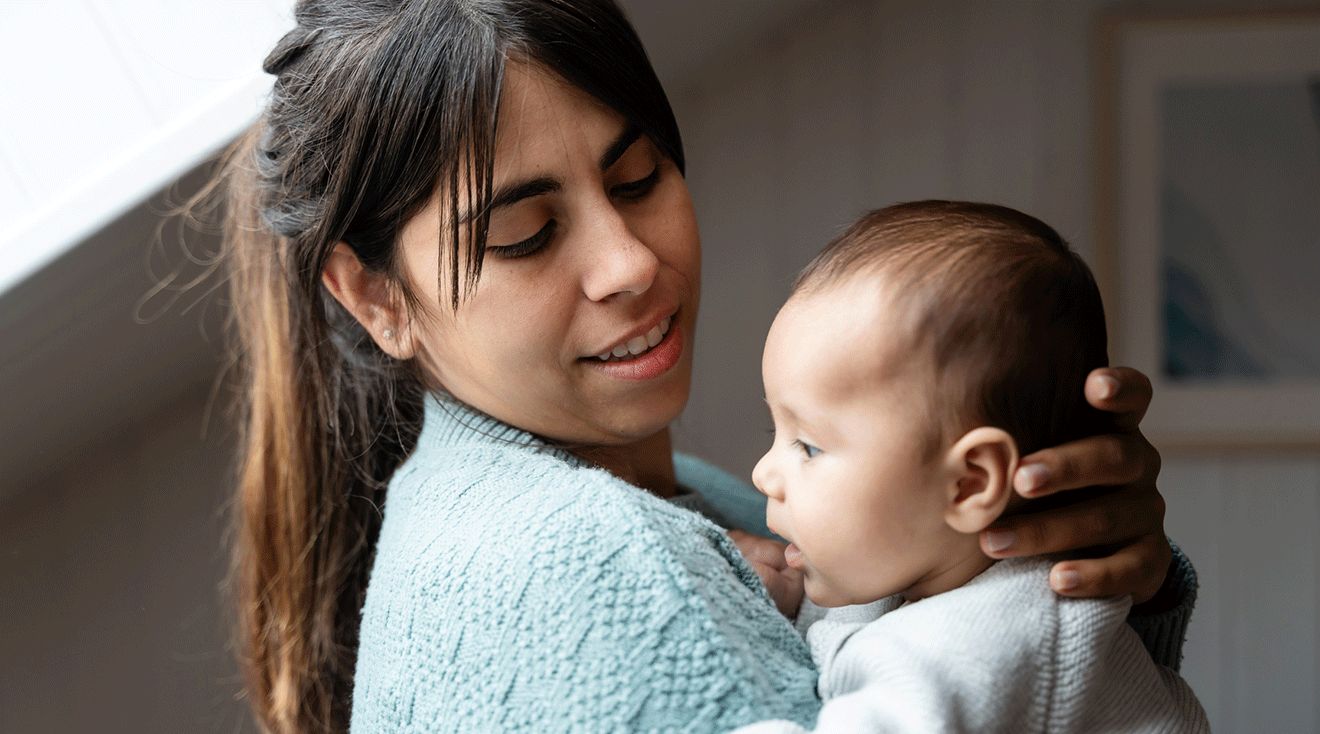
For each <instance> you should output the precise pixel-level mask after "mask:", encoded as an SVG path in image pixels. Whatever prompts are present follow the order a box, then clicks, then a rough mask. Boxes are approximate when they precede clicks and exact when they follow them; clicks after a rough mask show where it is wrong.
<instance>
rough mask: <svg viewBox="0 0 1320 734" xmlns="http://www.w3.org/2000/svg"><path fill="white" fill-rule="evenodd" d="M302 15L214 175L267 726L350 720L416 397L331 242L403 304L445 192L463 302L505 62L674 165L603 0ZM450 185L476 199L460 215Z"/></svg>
mask: <svg viewBox="0 0 1320 734" xmlns="http://www.w3.org/2000/svg"><path fill="white" fill-rule="evenodd" d="M294 15H295V18H296V20H297V27H296V28H294V30H292V31H290V32H289V33H288V34H287V35H285V36H284V38H283V39H281V40H280V42H279V43H278V44H277V45H276V47H275V49H274V50H273V51H272V52H271V53H270V55H269V56H268V57H267V58H266V61H265V66H264V68H265V70H266V71H267V72H268V73H270V74H273V75H275V77H276V80H275V84H274V88H273V90H272V92H271V96H270V101H269V104H268V107H267V109H266V111H265V113H264V114H263V115H262V117H261V119H260V120H259V121H258V123H257V124H256V125H255V126H254V127H253V128H252V130H251V131H250V132H249V133H248V134H247V135H246V136H245V137H244V138H243V139H242V140H240V141H239V143H238V144H237V145H236V146H235V147H234V149H232V150H231V152H230V155H229V157H228V159H227V163H226V165H225V167H224V169H223V171H222V173H221V175H220V176H219V178H217V180H216V181H215V182H214V186H213V188H212V191H214V192H217V193H219V194H220V195H222V196H224V197H225V206H226V230H225V245H224V248H225V249H224V254H225V260H226V263H227V267H228V272H227V274H228V277H229V279H230V295H231V298H232V305H233V316H232V320H233V325H234V333H235V337H236V350H237V363H238V366H239V373H240V374H241V376H242V379H243V382H244V384H243V400H242V403H241V411H240V412H241V421H242V425H243V435H242V457H241V461H240V466H239V476H238V485H239V486H238V498H237V502H236V505H235V520H234V522H235V534H234V560H233V570H232V576H231V586H232V589H233V591H234V593H235V595H236V597H237V599H236V601H237V605H238V648H239V652H240V660H241V663H242V666H243V670H244V673H245V678H246V685H247V692H248V696H249V698H250V701H251V704H252V706H253V708H254V710H255V712H256V715H257V720H258V722H259V723H260V724H261V726H262V727H263V728H264V729H265V730H268V731H271V732H278V733H279V734H293V733H295V732H296V733H298V734H303V733H306V732H344V731H347V728H348V715H349V696H350V693H351V689H352V681H353V670H354V667H355V664H356V651H357V634H358V626H359V621H360V614H361V606H362V601H363V596H364V593H365V589H366V581H367V575H368V572H369V571H370V567H371V560H372V552H373V548H374V546H375V542H376V536H377V534H378V532H379V529H380V523H381V516H382V515H381V513H382V508H383V505H384V502H385V487H386V484H387V482H388V481H389V478H390V476H391V475H392V474H393V472H394V470H395V469H396V468H397V467H398V466H399V464H400V463H402V461H403V460H404V459H405V458H406V457H407V455H408V454H409V453H410V452H411V450H412V448H413V447H414V445H415V444H416V440H417V435H418V432H419V430H420V424H421V416H422V404H423V396H424V392H425V389H424V387H423V381H422V377H421V375H420V374H419V373H418V370H417V368H416V366H415V365H414V364H412V363H410V362H399V361H396V360H392V359H391V358H389V357H388V356H386V355H385V354H384V353H383V352H382V351H381V350H380V349H379V348H378V347H377V346H376V344H375V342H374V341H373V340H372V339H371V337H370V336H369V335H368V334H367V332H366V330H365V329H363V328H362V327H361V326H360V325H359V324H358V323H357V321H356V320H355V319H354V318H353V317H352V316H351V315H350V314H349V313H348V312H347V311H346V310H345V309H344V308H343V307H341V306H340V305H339V303H338V302H337V301H335V299H334V298H333V297H331V296H330V295H329V294H328V292H327V291H326V289H325V288H324V286H323V285H322V280H321V274H322V271H323V270H324V268H325V265H326V261H327V259H328V257H329V255H330V253H331V251H332V249H333V248H334V247H335V245H336V244H337V243H339V242H343V243H346V244H347V246H348V247H349V248H351V249H352V251H353V253H354V254H355V255H356V256H357V258H358V259H359V260H360V261H361V262H362V264H363V265H364V267H365V268H366V269H367V270H369V271H371V272H374V273H377V274H381V275H383V276H385V277H386V279H387V282H389V283H390V284H391V286H392V287H394V288H395V289H396V293H397V295H399V296H400V297H401V298H404V299H409V303H411V304H413V305H415V303H416V301H415V299H413V297H412V296H411V295H410V294H409V291H408V289H407V287H406V282H405V279H404V278H403V277H402V275H401V273H400V270H399V268H400V265H399V263H398V261H397V256H396V241H397V239H398V235H399V232H400V230H401V228H402V227H403V225H404V224H405V223H406V222H407V221H408V220H409V219H410V218H411V217H413V216H414V215H415V214H416V213H418V212H419V211H420V210H421V209H422V208H423V207H424V206H425V204H426V203H427V202H428V201H429V200H431V199H432V197H434V196H435V195H436V194H437V193H439V194H440V195H441V196H443V197H444V198H443V200H442V202H441V203H442V207H444V208H443V209H442V211H446V212H447V214H448V215H449V216H447V217H446V220H447V221H448V222H450V223H451V225H450V226H449V227H448V229H447V231H446V232H445V233H443V234H442V237H441V241H440V242H437V258H438V260H439V262H441V263H442V264H443V265H444V267H443V268H442V269H441V271H440V272H441V275H440V278H441V279H442V284H444V282H445V281H448V285H449V286H450V287H449V289H448V290H449V291H450V292H451V293H452V294H453V297H452V303H450V304H449V306H450V307H452V308H458V307H459V305H460V302H461V299H462V297H463V296H464V294H466V293H468V292H469V291H470V290H471V288H472V287H474V286H475V284H476V282H477V279H478V277H479V276H480V273H481V263H482V259H483V254H484V252H485V234H486V226H487V222H488V216H487V215H486V214H485V211H486V208H487V206H488V202H489V197H490V194H491V190H492V176H493V170H494V160H493V156H494V141H495V133H496V125H497V122H498V119H499V99H500V90H501V83H502V80H503V76H504V72H505V64H506V62H508V61H512V62H518V63H527V64H530V65H534V66H537V67H539V68H541V69H542V70H544V71H548V72H550V73H552V74H555V75H558V76H559V77H561V78H562V79H563V80H565V81H566V82H567V83H569V84H571V85H573V86H575V87H577V88H578V89H581V90H582V91H584V92H586V93H588V94H590V95H591V96H593V97H595V98H596V99H597V100H599V101H600V102H602V103H604V104H605V105H607V106H609V107H611V108H613V109H614V110H615V111H616V112H618V113H619V114H620V115H622V116H623V117H624V118H625V119H627V120H628V121H629V122H630V123H632V124H635V125H637V126H638V127H639V128H640V129H641V130H642V132H643V133H644V134H645V135H647V136H648V137H650V139H651V140H653V141H654V142H655V144H656V146H657V147H658V148H659V149H660V151H661V152H662V153H663V154H665V155H666V156H668V157H669V158H670V159H672V160H673V161H674V162H675V163H676V164H677V165H678V167H679V170H680V171H681V170H682V169H683V151H682V144H681V142H680V139H679V133H678V126H677V124H676V122H675V121H674V116H673V112H672V111H671V110H670V107H669V102H668V100H667V99H666V97H665V94H664V91H663V90H662V88H661V86H660V82H659V80H658V79H657V78H656V76H655V72H654V71H653V70H652V69H651V65H650V62H649V61H648V60H647V57H646V52H645V51H644V49H643V48H642V44H641V42H640V40H639V39H638V38H637V35H636V33H635V32H634V31H633V29H632V27H631V26H630V25H629V24H628V21H627V19H626V18H625V17H624V15H623V12H622V11H621V9H620V8H619V7H618V6H617V5H616V4H615V3H614V2H613V0H299V1H298V3H297V5H296V7H295V10H294ZM460 200H463V201H474V202H476V206H475V211H476V212H477V214H478V215H477V216H476V217H475V218H474V219H473V220H472V221H470V222H469V223H463V224H461V223H460V217H459V212H458V205H459V202H460ZM441 292H444V291H443V290H442V291H441Z"/></svg>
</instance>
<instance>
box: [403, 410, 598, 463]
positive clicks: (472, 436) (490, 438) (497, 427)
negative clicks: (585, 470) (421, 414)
mask: <svg viewBox="0 0 1320 734" xmlns="http://www.w3.org/2000/svg"><path fill="white" fill-rule="evenodd" d="M417 442H418V445H419V446H421V445H425V446H428V447H432V448H436V449H444V448H454V447H458V446H463V445H472V444H487V445H492V444H505V445H510V446H526V447H529V448H533V449H537V450H540V451H544V452H545V453H547V454H550V455H551V456H555V457H558V458H560V459H563V460H564V461H567V462H568V463H570V464H573V465H575V466H578V465H580V466H589V465H590V464H589V462H587V461H586V460H584V459H582V458H581V457H579V456H577V455H575V454H573V453H571V452H569V451H567V450H566V449H563V448H560V447H559V446H556V445H554V444H552V443H550V442H549V441H547V440H546V439H544V438H542V437H541V436H538V435H536V434H534V433H531V432H528V431H524V430H523V429H521V428H518V427H516V426H512V425H509V424H508V423H505V422H504V421H502V420H500V419H498V418H495V417H493V416H490V415H487V414H486V413H483V412H482V411H480V410H477V409H476V408H474V407H472V406H470V405H468V404H466V403H464V402H462V401H461V400H459V399H457V398H455V397H453V396H452V395H447V394H443V393H440V394H437V393H430V394H428V395H427V397H426V418H425V423H423V425H422V434H421V436H420V437H419V438H418V440H417Z"/></svg>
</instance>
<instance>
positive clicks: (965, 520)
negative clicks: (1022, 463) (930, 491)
mask: <svg viewBox="0 0 1320 734" xmlns="http://www.w3.org/2000/svg"><path fill="white" fill-rule="evenodd" d="M1017 463H1018V451H1017V442H1015V441H1014V440H1013V437H1012V436H1010V435H1008V432H1007V431H1005V430H1003V429H1001V428H991V427H989V426H981V427H980V428H973V429H972V430H970V431H968V432H967V434H966V435H965V436H963V437H962V438H960V439H958V441H957V443H955V444H954V445H953V448H951V449H949V453H948V454H946V456H945V466H946V468H947V469H948V472H947V474H946V476H947V477H948V480H947V484H946V487H945V491H946V493H947V495H946V499H947V502H946V504H945V508H944V519H945V522H947V523H948V524H949V527H951V528H953V529H954V530H956V531H958V532H960V533H969V534H970V533H979V532H981V531H982V530H984V529H985V528H986V527H988V526H989V525H990V523H992V522H994V521H995V520H996V519H998V518H999V516H1000V515H1001V514H1003V512H1004V508H1006V507H1007V506H1008V501H1009V498H1010V497H1011V496H1012V495H1013V482H1012V478H1013V472H1014V471H1016V470H1017Z"/></svg>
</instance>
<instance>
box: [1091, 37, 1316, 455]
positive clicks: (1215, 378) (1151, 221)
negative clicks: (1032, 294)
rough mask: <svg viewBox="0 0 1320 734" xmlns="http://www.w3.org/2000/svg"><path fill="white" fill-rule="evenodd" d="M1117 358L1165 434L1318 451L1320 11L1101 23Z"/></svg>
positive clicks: (1104, 195)
mask: <svg viewBox="0 0 1320 734" xmlns="http://www.w3.org/2000/svg"><path fill="white" fill-rule="evenodd" d="M1100 39H1101V45H1100V48H1101V59H1100V60H1101V65H1100V68H1101V69H1102V78H1101V80H1100V83H1099V85H1098V89H1099V90H1100V100H1099V104H1098V109H1099V112H1100V120H1099V125H1098V129H1099V131H1100V144H1099V153H1100V159H1099V160H1100V165H1099V171H1100V178H1101V180H1100V186H1099V191H1100V207H1099V208H1100V211H1099V219H1100V222H1101V227H1100V230H1101V231H1100V240H1099V241H1100V252H1099V255H1100V262H1099V263H1098V264H1099V266H1100V267H1099V268H1098V273H1097V275H1098V276H1099V278H1100V280H1101V286H1102V288H1103V290H1104V291H1105V293H1104V295H1105V301H1106V307H1107V309H1108V313H1109V326H1110V344H1111V357H1112V358H1113V360H1114V362H1115V363H1116V364H1129V365H1132V366H1134V367H1137V368H1138V369H1140V370H1142V371H1143V372H1145V373H1146V374H1147V375H1149V376H1150V378H1151V380H1152V381H1153V382H1154V383H1155V399H1154V401H1153V402H1152V404H1151V409H1150V412H1149V413H1148V414H1147V417H1146V419H1145V420H1144V421H1143V422H1142V428H1143V430H1145V431H1146V433H1147V435H1149V436H1150V437H1151V439H1152V441H1155V442H1156V443H1157V444H1161V445H1165V446H1188V447H1197V446H1283V447H1304V448H1313V447H1314V448H1320V14H1317V13H1309V14H1308V13H1278V14H1263V13H1262V14H1250V15H1220V16H1212V17H1198V18H1161V19H1150V18H1147V19H1116V20H1113V21H1111V22H1109V23H1107V24H1105V25H1104V26H1103V28H1102V33H1101V37H1100Z"/></svg>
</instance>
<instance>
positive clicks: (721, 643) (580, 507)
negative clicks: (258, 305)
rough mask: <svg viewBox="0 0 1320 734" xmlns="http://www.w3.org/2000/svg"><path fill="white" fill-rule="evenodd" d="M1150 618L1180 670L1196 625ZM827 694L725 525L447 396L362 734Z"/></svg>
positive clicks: (741, 489) (370, 598)
mask: <svg viewBox="0 0 1320 734" xmlns="http://www.w3.org/2000/svg"><path fill="white" fill-rule="evenodd" d="M674 465H675V471H676V473H677V475H678V480H679V482H680V483H681V484H682V485H684V486H686V487H688V488H691V489H693V490H695V491H696V492H697V493H699V494H700V495H701V497H702V499H704V500H705V502H706V503H708V504H709V505H710V507H712V508H714V510H715V512H714V513H712V514H714V515H717V516H718V517H720V518H722V519H724V520H727V522H728V523H729V524H731V525H732V526H733V527H737V528H741V529H743V530H746V531H748V532H752V533H758V534H762V535H765V534H768V531H767V530H766V527H765V498H764V497H763V496H762V495H760V494H759V493H758V492H757V491H756V490H755V489H753V488H752V487H751V486H750V485H748V484H747V483H746V482H744V481H742V480H740V479H738V478H736V477H733V476H732V475H729V474H728V473H726V472H723V471H721V470H719V469H717V468H715V467H713V466H711V465H710V464H707V463H705V462H702V461H700V460H698V459H695V458H693V457H690V456H684V455H675V457H674ZM684 502H685V503H686V504H687V505H688V506H691V507H692V508H693V509H703V508H702V507H701V506H700V505H701V504H702V503H700V502H694V501H690V500H685V501H684ZM1179 558H1180V560H1179V561H1178V564H1180V565H1178V566H1177V568H1178V569H1184V565H1182V564H1185V562H1184V561H1183V560H1181V556H1179ZM1184 570H1185V573H1186V574H1191V571H1190V566H1185V569H1184ZM1186 579H1191V581H1188V580H1186ZM1171 583H1173V584H1174V588H1176V589H1186V588H1188V585H1189V584H1193V583H1194V576H1191V575H1188V576H1187V577H1186V578H1182V577H1180V578H1178V579H1174V580H1172V581H1171ZM1180 598H1184V606H1186V607H1187V608H1190V600H1188V599H1186V598H1185V597H1180ZM808 618H810V613H808V614H807V615H804V621H805V620H806V619H808ZM1150 621H1151V624H1149V625H1148V627H1149V628H1150V629H1151V630H1152V632H1151V634H1150V635H1149V636H1147V637H1146V640H1147V644H1148V646H1149V647H1150V648H1151V649H1152V650H1153V651H1159V650H1165V651H1168V652H1169V653H1170V654H1171V657H1172V658H1173V659H1174V660H1176V658H1177V656H1178V654H1179V651H1180V649H1181V644H1182V639H1183V634H1184V629H1185V624H1186V616H1185V615H1184V614H1173V615H1171V614H1166V615H1161V616H1159V617H1154V618H1152V619H1151V620H1150ZM1166 662H1167V661H1166ZM815 681H816V674H815V666H814V664H812V662H811V659H810V654H809V651H808V649H807V647H806V645H805V644H804V643H803V641H802V639H801V637H800V636H799V635H798V634H796V633H795V632H794V631H793V629H792V628H791V627H789V625H788V624H787V623H786V622H785V621H784V620H783V618H782V617H780V616H779V615H778V614H777V613H775V611H774V608H773V606H772V605H771V604H770V603H769V601H768V599H767V598H766V596H765V592H764V587H763V586H762V585H761V583H760V579H759V578H757V577H756V575H755V573H754V571H753V570H752V569H751V568H750V567H749V566H748V565H747V563H746V562H745V561H744V560H743V559H742V556H741V555H740V554H738V552H737V549H736V548H735V547H734V546H733V545H732V544H731V543H730V542H729V541H728V539H727V538H726V537H725V536H724V535H723V533H721V532H719V530H718V529H717V528H716V527H715V526H714V525H713V524H712V523H710V522H708V521H707V520H705V519H703V518H701V517H699V516H697V515H695V514H694V513H692V512H689V511H687V510H685V509H680V508H679V507H674V506H671V505H669V504H667V503H665V502H663V501H660V500H657V499H656V498H655V497H653V496H652V495H650V494H648V493H646V492H644V491H642V490H640V489H638V488H636V487H633V486H631V485H629V484H627V483H625V482H622V481H620V480H619V479H617V478H615V477H613V476H611V475H610V474H608V473H606V472H604V471H601V470H599V469H596V468H594V467H592V466H590V465H588V464H587V463H585V462H583V461H581V460H579V459H577V458H576V457H574V456H572V455H571V454H569V453H567V452H564V451H560V450H556V449H551V448H548V447H546V446H544V445H543V444H542V443H541V442H539V441H538V440H537V439H535V438H534V437H533V436H531V435H530V434H527V433H525V432H523V431H520V430H518V429H515V428H512V427H510V426H508V425H506V424H503V423H500V422H499V421H495V420H492V419H490V418H488V417H486V416H483V415H480V414H478V413H475V412H473V411H471V410H469V409H466V408H464V407H463V406H461V405H458V404H455V403H453V402H452V401H443V402H442V401H439V400H435V401H432V402H431V403H430V404H429V405H428V406H427V414H426V424H425V430H424V431H423V433H422V436H421V438H420V440H419V442H418V445H417V448H416V450H415V451H414V452H413V455H412V457H411V458H410V459H409V460H408V462H407V463H406V464H404V466H402V467H401V468H400V469H399V470H398V471H397V472H396V473H395V476H394V479H393V481H392V482H391V485H390V489H389V492H388V494H387V500H386V506H385V522H384V527H383V528H382V531H381V537H380V540H379V543H378V546H377V549H376V560H375V565H374V568H373V571H372V575H371V580H370V584H369V587H368V592H367V601H366V605H365V606H364V608H363V611H362V626H361V640H360V645H359V650H358V667H357V671H356V687H355V689H354V698H353V719H352V730H353V731H354V732H355V734H364V733H366V734H371V733H374V732H391V733H394V732H422V731H427V732H431V731H436V732H442V731H520V730H521V731H545V732H555V731H586V732H597V731H600V732H608V731H666V730H669V731H693V732H715V731H727V730H728V729H731V728H733V727H735V726H737V725H741V724H745V723H749V722H753V721H759V720H764V719H772V718H780V719H788V720H792V721H797V722H799V723H802V724H810V723H811V722H814V721H815V720H816V713H817V711H818V709H819V706H820V703H819V700H818V699H817V698H816V696H815Z"/></svg>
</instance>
